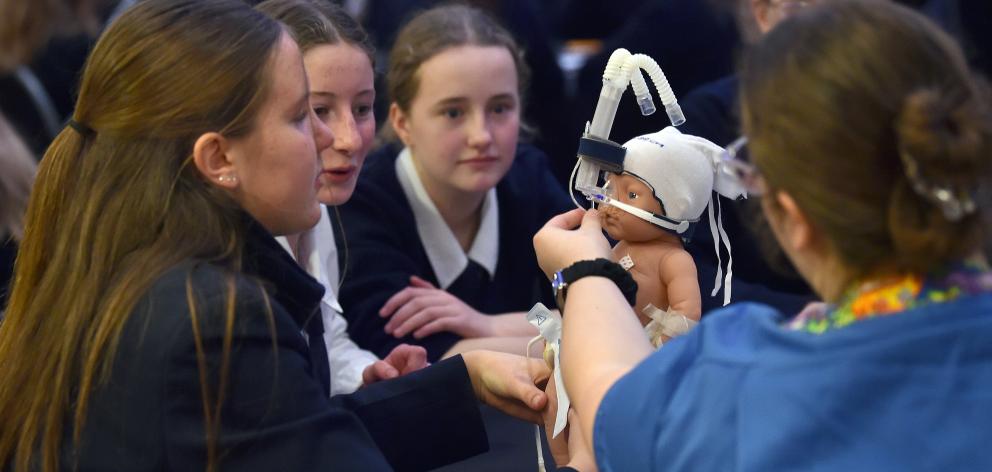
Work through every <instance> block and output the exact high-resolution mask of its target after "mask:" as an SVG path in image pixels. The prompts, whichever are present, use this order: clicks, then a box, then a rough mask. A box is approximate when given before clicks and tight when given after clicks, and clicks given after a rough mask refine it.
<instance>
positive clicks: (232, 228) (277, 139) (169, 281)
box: [0, 0, 545, 471]
mask: <svg viewBox="0 0 992 472" xmlns="http://www.w3.org/2000/svg"><path fill="white" fill-rule="evenodd" d="M308 95H309V93H308V85H307V78H306V75H305V72H304V65H303V60H302V57H301V55H300V52H299V48H298V47H297V45H296V43H295V42H294V41H293V39H292V38H291V37H290V36H289V35H288V34H287V33H286V32H285V31H284V30H283V28H282V27H280V25H279V24H278V23H277V22H275V21H274V20H272V19H270V18H268V17H266V16H265V15H263V14H262V13H260V12H258V11H255V10H252V9H251V8H250V7H248V6H247V5H245V4H243V3H242V2H240V1H237V0H212V1H210V2H201V1H196V0H146V1H143V2H140V3H139V4H137V5H136V6H135V7H133V8H132V9H130V10H128V11H127V12H125V13H124V14H123V15H122V16H121V17H120V18H119V19H118V20H117V21H115V22H114V23H113V24H112V25H111V27H110V28H108V30H107V31H106V32H105V34H104V35H103V36H102V37H101V39H100V40H99V41H98V43H97V45H96V47H95V49H94V50H93V52H92V55H91V56H90V58H89V60H88V63H87V66H86V68H85V72H84V74H83V77H82V85H81V89H80V93H79V100H78V102H77V104H76V109H75V113H74V114H73V117H72V120H71V121H70V123H69V125H68V126H67V127H66V128H65V129H64V130H63V131H62V132H61V133H60V134H59V136H58V137H57V139H56V141H55V142H54V143H53V145H52V146H51V147H50V148H49V150H48V152H47V153H46V155H45V157H44V159H43V160H42V164H41V166H40V168H39V173H38V178H37V181H36V185H35V188H34V190H33V193H32V196H31V199H30V202H29V206H28V216H27V222H26V230H25V234H24V239H23V245H22V246H21V251H20V253H19V255H18V260H17V265H16V274H15V283H14V285H13V292H12V295H11V300H10V305H9V307H8V310H7V313H6V318H5V319H4V321H3V324H2V325H0V359H3V362H2V363H0V417H2V418H3V426H2V427H0V466H2V467H3V468H5V469H11V470H14V471H26V470H44V471H53V470H60V469H71V468H79V469H83V470H108V469H123V470H163V469H176V470H204V469H205V470H218V469H220V468H225V469H232V470H320V469H333V470H387V469H389V468H390V467H392V468H395V469H406V470H421V469H426V468H430V467H434V466H437V465H440V464H443V463H447V462H450V461H453V460H458V459H460V458H462V457H465V456H466V455H471V454H473V453H477V452H481V451H482V450H484V449H485V446H486V444H485V436H484V432H483V431H482V430H481V423H480V420H479V412H478V408H477V405H476V398H475V397H476V396H478V397H479V398H480V399H482V401H484V402H487V403H491V404H496V405H499V406H500V407H502V408H505V409H506V410H508V411H512V412H515V413H516V414H518V415H520V416H524V417H528V418H532V419H535V420H536V419H537V414H536V413H533V411H532V410H533V409H537V408H540V407H541V406H542V405H543V403H544V401H545V398H544V396H543V394H541V393H540V392H539V391H537V390H536V389H535V388H534V386H533V381H534V379H533V378H532V375H536V376H541V375H543V374H544V373H545V372H542V371H541V370H540V368H539V367H540V363H536V365H535V364H533V363H532V364H528V363H525V362H524V360H523V359H522V358H517V357H508V356H505V355H497V354H493V353H482V352H477V353H468V354H466V355H465V356H462V357H460V358H458V359H453V360H452V361H451V362H445V363H439V364H438V365H435V366H433V367H431V368H429V369H423V370H421V371H419V372H417V373H415V374H412V375H408V376H404V377H402V378H400V379H396V380H394V381H391V382H380V383H377V384H375V385H372V386H370V387H368V388H366V389H362V391H360V392H359V393H357V394H353V395H349V396H344V395H341V396H337V397H335V398H334V399H333V400H331V399H329V398H328V396H329V395H328V394H329V391H328V389H327V384H326V382H325V381H323V380H326V377H327V370H326V368H325V369H323V370H321V369H320V368H318V367H317V366H318V365H319V363H320V362H319V361H320V359H324V361H325V362H326V353H325V352H324V351H323V349H319V348H316V347H315V344H314V343H311V344H309V345H308V343H307V339H306V338H305V337H304V336H302V335H301V331H303V332H306V333H312V332H315V331H318V332H319V328H320V327H321V324H322V323H321V317H320V315H319V311H318V304H319V301H320V298H321V296H322V294H323V289H322V288H321V286H320V284H319V283H318V282H317V281H315V280H313V279H312V278H311V277H310V276H308V275H307V274H306V273H305V272H304V271H303V270H302V269H301V268H300V267H299V266H298V265H297V264H296V262H295V261H293V259H292V258H291V257H290V256H289V255H288V254H287V253H286V252H285V251H284V250H283V249H282V248H281V247H280V246H279V245H278V243H277V242H276V241H275V240H274V238H273V237H272V235H285V234H294V233H299V232H302V231H304V230H306V229H308V228H310V227H312V226H313V225H314V224H315V223H316V222H317V221H318V219H319V217H320V211H321V210H320V206H319V204H318V201H317V197H316V195H317V192H318V189H319V188H320V185H319V181H318V169H319V166H318V153H319V152H320V151H322V150H324V149H325V148H327V147H328V146H331V145H332V144H333V141H334V137H333V135H332V134H331V133H330V131H329V130H328V129H327V128H326V127H325V126H324V125H323V123H322V122H321V121H320V120H319V119H317V117H316V116H315V115H314V112H313V110H312V109H311V106H310V102H309V96H308ZM311 327H316V328H317V329H316V330H312V329H311ZM312 340H313V339H312V336H311V341H312ZM530 367H533V368H532V369H530V370H528V368H530ZM473 393H475V395H473ZM383 412H389V414H383ZM452 437H454V438H456V440H455V441H454V442H452V440H451V438H452ZM397 438H402V440H398V439H397ZM442 445H443V447H442ZM425 451H431V452H430V453H425Z"/></svg>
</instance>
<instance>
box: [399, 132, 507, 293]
mask: <svg viewBox="0 0 992 472" xmlns="http://www.w3.org/2000/svg"><path fill="white" fill-rule="evenodd" d="M396 177H397V179H399V181H400V187H402V188H403V193H404V194H405V195H406V199H407V201H409V202H410V206H411V207H412V208H413V218H414V220H416V221H417V234H418V235H420V241H421V242H422V243H423V244H424V252H426V253H427V259H428V260H429V261H430V263H431V268H433V269H434V274H435V275H437V281H438V284H440V286H441V288H442V289H447V288H448V287H449V286H450V285H451V284H452V283H453V282H454V281H455V279H457V278H458V276H459V275H461V273H462V272H463V271H465V268H466V267H468V261H469V259H471V260H473V261H475V262H476V263H478V264H479V265H480V266H482V267H483V268H484V269H486V271H487V272H488V273H489V277H490V278H492V277H493V275H494V274H495V273H496V262H497V260H498V259H499V203H498V202H497V201H496V189H495V188H491V189H489V192H487V193H486V198H485V200H484V201H483V203H482V220H481V222H480V224H479V231H478V232H477V233H476V235H475V240H474V241H472V247H470V248H469V251H468V254H466V253H465V251H464V250H463V249H462V246H461V244H459V243H458V238H456V237H455V233H453V232H452V231H451V228H449V227H448V224H447V223H445V222H444V219H443V218H441V213H440V212H438V210H437V206H436V205H434V201H433V200H431V197H430V196H428V195H427V190H425V189H424V184H423V182H422V181H421V180H420V176H419V175H418V174H417V169H416V168H415V167H414V165H413V158H412V157H411V156H410V150H409V149H407V148H404V149H403V151H401V152H400V155H399V157H398V158H397V159H396Z"/></svg>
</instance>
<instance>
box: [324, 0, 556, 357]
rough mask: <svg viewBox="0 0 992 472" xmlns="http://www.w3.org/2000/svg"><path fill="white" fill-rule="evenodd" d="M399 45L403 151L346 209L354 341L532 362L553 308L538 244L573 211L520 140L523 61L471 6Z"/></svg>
mask: <svg viewBox="0 0 992 472" xmlns="http://www.w3.org/2000/svg"><path fill="white" fill-rule="evenodd" d="M396 44H397V46H395V47H394V48H393V50H392V52H391V54H390V60H389V65H390V70H389V74H388V79H387V80H388V87H389V93H390V97H391V99H392V105H391V107H390V116H389V120H390V123H391V125H392V128H393V130H394V131H395V132H396V134H397V135H398V137H399V139H400V141H402V144H403V145H404V146H405V147H403V148H399V147H396V146H391V147H386V148H384V149H381V150H379V151H378V152H375V153H373V154H372V156H370V158H369V160H368V161H369V162H368V163H367V165H366V167H365V169H364V170H363V172H362V175H361V176H360V178H359V183H358V188H357V190H356V192H355V196H354V197H353V198H352V199H351V201H350V202H348V203H347V204H345V205H343V206H342V207H341V213H342V221H343V236H344V237H341V238H338V241H339V254H341V263H342V267H345V264H347V268H346V269H345V270H344V272H345V274H344V281H343V284H342V286H341V302H342V304H343V305H344V306H346V307H348V310H347V311H346V313H345V316H346V317H347V318H348V324H349V334H350V335H351V337H352V338H353V339H354V340H355V341H356V342H358V343H359V345H361V346H362V347H364V348H366V349H370V350H372V351H373V352H375V353H377V354H379V355H383V354H385V353H387V352H389V350H390V349H392V348H393V347H394V346H396V345H398V344H400V343H402V342H410V343H416V344H420V345H423V346H424V347H426V348H427V350H428V358H429V359H431V360H436V359H439V358H441V357H442V356H443V355H444V354H445V353H449V352H451V353H453V352H460V351H461V350H463V349H467V348H469V347H478V346H480V345H481V346H485V347H490V348H499V349H505V350H510V351H513V352H523V350H524V346H525V344H526V341H525V340H524V338H525V337H532V336H534V335H536V334H537V332H536V330H535V329H533V327H531V326H530V325H529V324H528V323H527V322H526V320H525V318H524V315H523V313H522V312H523V311H526V310H528V309H529V308H530V307H531V306H532V305H533V304H534V303H535V302H537V301H544V302H545V303H549V302H550V300H551V293H550V288H549V287H548V283H547V280H546V279H544V277H543V275H542V274H541V273H540V270H539V268H538V266H537V262H536V259H535V256H534V251H533V247H532V242H531V238H532V236H533V235H534V233H536V232H537V230H538V228H540V227H541V225H543V224H544V222H545V221H547V220H548V219H549V218H550V217H551V216H553V215H555V214H557V213H559V212H561V211H563V210H565V209H567V208H568V207H569V201H568V196H567V194H566V193H565V191H564V189H562V188H561V187H560V185H559V184H558V183H557V182H556V180H555V179H554V177H553V176H552V174H551V172H550V169H549V166H548V163H547V161H546V157H545V156H544V154H543V153H541V152H540V151H539V150H537V149H536V148H533V147H531V146H527V145H518V142H517V141H518V134H519V130H520V109H521V92H520V91H521V90H522V89H523V86H524V85H525V81H526V76H527V70H526V66H525V65H524V63H523V62H522V58H521V55H520V51H519V50H518V48H517V46H516V44H515V43H514V41H513V39H512V38H511V37H510V35H509V34H508V33H507V32H506V31H505V30H503V29H502V28H501V27H499V26H498V25H496V24H495V23H494V22H493V20H491V19H490V18H488V17H487V16H485V15H484V14H483V13H481V12H479V11H478V10H474V9H471V8H467V7H442V8H435V9H432V10H429V11H427V12H425V13H423V14H421V15H420V16H418V17H416V18H415V19H414V20H412V21H411V22H410V23H409V24H408V25H407V26H406V27H405V28H404V29H403V30H402V31H401V33H400V35H399V37H398V38H397V41H396ZM340 229H341V228H338V230H339V231H340ZM497 337H502V338H500V339H497ZM463 338H486V339H485V340H481V339H471V340H463ZM460 340H461V341H460Z"/></svg>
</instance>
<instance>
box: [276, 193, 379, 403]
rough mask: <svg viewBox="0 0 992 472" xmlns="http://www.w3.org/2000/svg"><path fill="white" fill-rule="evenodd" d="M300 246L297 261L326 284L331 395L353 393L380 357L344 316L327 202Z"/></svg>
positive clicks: (324, 317) (323, 305)
mask: <svg viewBox="0 0 992 472" xmlns="http://www.w3.org/2000/svg"><path fill="white" fill-rule="evenodd" d="M276 240H277V241H279V244H281V245H282V247H283V248H284V249H286V251H288V252H289V253H290V255H293V256H294V257H295V255H294V254H293V251H292V250H291V249H290V247H289V241H287V240H286V238H285V237H283V236H279V237H276ZM297 250H298V252H299V254H300V258H299V259H298V260H297V261H296V262H298V263H299V264H300V266H301V267H303V269H304V270H306V271H307V273H308V274H310V275H311V276H313V278H315V279H317V281H318V282H320V284H321V285H323V286H324V298H323V299H322V300H321V301H320V315H321V321H323V322H324V343H325V344H327V360H328V362H329V363H330V366H331V372H330V374H331V395H332V396H333V395H337V394H342V393H352V392H354V391H355V390H358V387H361V386H362V372H363V371H364V370H365V368H366V367H368V366H369V365H370V364H372V363H373V362H375V361H377V360H379V358H378V357H376V356H375V354H372V353H371V352H369V351H366V350H364V349H361V348H359V347H358V346H357V345H356V344H355V343H354V341H352V340H351V338H349V337H348V321H347V320H345V319H344V317H343V316H341V313H342V312H343V310H342V309H341V304H339V303H338V298H337V296H336V294H335V289H336V288H337V286H338V280H339V277H340V274H339V272H338V250H337V246H336V245H335V243H334V230H333V229H332V228H331V219H330V216H329V215H328V214H327V207H326V206H324V205H321V206H320V221H318V222H317V226H314V227H313V228H312V229H310V230H308V231H305V232H304V233H302V234H300V241H299V247H298V248H297Z"/></svg>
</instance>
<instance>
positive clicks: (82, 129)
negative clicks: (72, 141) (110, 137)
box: [66, 118, 96, 138]
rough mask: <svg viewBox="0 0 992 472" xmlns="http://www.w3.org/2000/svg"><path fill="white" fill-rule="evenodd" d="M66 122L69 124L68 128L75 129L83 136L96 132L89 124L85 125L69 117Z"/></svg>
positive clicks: (87, 136) (86, 136)
mask: <svg viewBox="0 0 992 472" xmlns="http://www.w3.org/2000/svg"><path fill="white" fill-rule="evenodd" d="M66 124H67V125H69V127H70V128H72V129H74V130H76V132H77V133H79V135H80V136H82V137H84V138H89V137H91V136H93V135H94V134H96V132H95V131H93V128H90V127H89V126H86V125H84V124H82V123H80V122H78V121H76V120H74V119H72V118H69V121H68V122H67V123H66Z"/></svg>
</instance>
